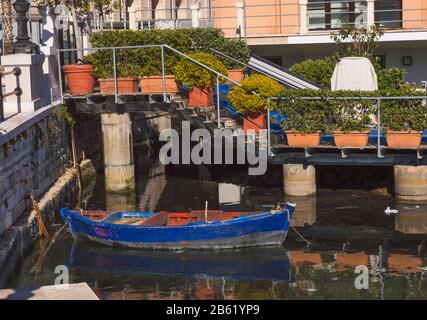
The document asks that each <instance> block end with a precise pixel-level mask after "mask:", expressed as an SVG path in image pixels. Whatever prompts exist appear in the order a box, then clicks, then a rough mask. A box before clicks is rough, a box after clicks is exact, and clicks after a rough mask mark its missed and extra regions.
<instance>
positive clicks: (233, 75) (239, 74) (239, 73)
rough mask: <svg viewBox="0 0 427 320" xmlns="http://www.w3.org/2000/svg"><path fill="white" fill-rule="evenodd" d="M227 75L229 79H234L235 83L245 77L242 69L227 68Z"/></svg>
mask: <svg viewBox="0 0 427 320" xmlns="http://www.w3.org/2000/svg"><path fill="white" fill-rule="evenodd" d="M228 77H229V78H230V79H231V80H234V81H236V82H237V83H240V82H242V80H243V79H244V78H245V74H244V73H243V70H240V69H239V70H228Z"/></svg>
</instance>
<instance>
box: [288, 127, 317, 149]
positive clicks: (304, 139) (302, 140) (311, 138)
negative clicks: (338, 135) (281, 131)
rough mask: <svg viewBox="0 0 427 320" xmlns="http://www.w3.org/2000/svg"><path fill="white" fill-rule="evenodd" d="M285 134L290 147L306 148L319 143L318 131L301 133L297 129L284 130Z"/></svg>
mask: <svg viewBox="0 0 427 320" xmlns="http://www.w3.org/2000/svg"><path fill="white" fill-rule="evenodd" d="M286 136H287V138H288V145H289V146H290V147H299V148H307V147H317V146H318V145H320V132H317V133H301V132H297V131H286Z"/></svg>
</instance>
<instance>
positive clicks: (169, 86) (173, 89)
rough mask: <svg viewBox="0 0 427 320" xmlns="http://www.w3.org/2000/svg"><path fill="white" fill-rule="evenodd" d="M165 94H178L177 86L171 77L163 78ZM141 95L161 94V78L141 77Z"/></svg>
mask: <svg viewBox="0 0 427 320" xmlns="http://www.w3.org/2000/svg"><path fill="white" fill-rule="evenodd" d="M165 80H166V93H178V92H179V90H178V86H177V84H176V82H175V77H174V76H173V75H167V76H165ZM141 88H142V93H146V94H163V78H162V76H150V77H143V78H142V79H141Z"/></svg>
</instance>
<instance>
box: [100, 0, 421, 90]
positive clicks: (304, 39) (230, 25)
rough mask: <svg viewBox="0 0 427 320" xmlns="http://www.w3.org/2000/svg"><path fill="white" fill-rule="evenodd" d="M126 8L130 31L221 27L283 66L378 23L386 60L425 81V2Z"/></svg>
mask: <svg viewBox="0 0 427 320" xmlns="http://www.w3.org/2000/svg"><path fill="white" fill-rule="evenodd" d="M122 10H123V13H122V14H121V16H122V20H126V21H127V27H129V28H132V29H134V28H135V29H142V28H145V29H146V28H173V27H191V26H193V27H197V26H198V27H204V26H214V27H218V28H221V29H222V30H223V31H224V32H225V34H226V35H227V36H228V37H240V38H244V39H245V40H246V41H247V43H248V45H249V46H250V47H251V49H252V51H253V52H254V53H256V54H258V55H260V56H262V57H264V58H267V59H269V60H271V61H273V62H275V63H277V64H279V65H282V66H284V67H290V66H291V65H293V64H294V63H296V62H300V61H302V60H305V59H315V58H322V57H325V56H327V55H329V54H331V53H332V52H333V51H334V48H335V46H334V43H333V41H332V39H331V37H330V34H331V32H333V31H334V30H337V29H339V28H340V27H341V26H343V25H344V24H352V25H356V26H361V27H367V26H370V25H374V24H376V25H379V26H381V27H382V28H383V29H384V30H385V35H384V36H383V37H382V39H381V40H380V46H379V48H378V49H377V51H376V54H377V55H378V56H380V57H381V61H382V63H383V64H384V65H385V66H386V67H399V68H405V69H406V70H407V73H408V77H407V79H408V81H410V82H417V83H420V82H421V81H425V80H427V0H199V1H197V0H133V1H129V0H128V1H126V4H124V6H123V9H122ZM125 12H127V15H126V14H125ZM125 16H126V18H125V19H123V17H125ZM117 19H118V14H117V12H116V13H113V14H112V15H110V16H109V17H107V18H106V21H114V20H115V21H117ZM107 25H108V23H107Z"/></svg>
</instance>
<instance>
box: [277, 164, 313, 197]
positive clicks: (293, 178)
mask: <svg viewBox="0 0 427 320" xmlns="http://www.w3.org/2000/svg"><path fill="white" fill-rule="evenodd" d="M283 190H284V193H285V194H286V195H290V196H309V195H313V194H315V193H316V170H315V168H314V167H313V166H308V167H307V168H306V169H304V167H303V165H302V164H285V165H284V166H283Z"/></svg>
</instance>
